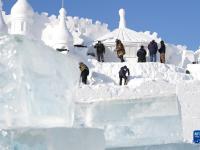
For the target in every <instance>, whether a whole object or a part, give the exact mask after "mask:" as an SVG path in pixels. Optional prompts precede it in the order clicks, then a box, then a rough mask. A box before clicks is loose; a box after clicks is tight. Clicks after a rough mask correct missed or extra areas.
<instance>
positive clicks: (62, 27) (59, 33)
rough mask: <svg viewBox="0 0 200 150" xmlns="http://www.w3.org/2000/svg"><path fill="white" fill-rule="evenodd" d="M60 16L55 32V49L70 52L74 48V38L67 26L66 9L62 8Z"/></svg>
mask: <svg viewBox="0 0 200 150" xmlns="http://www.w3.org/2000/svg"><path fill="white" fill-rule="evenodd" d="M59 13H60V16H59V19H60V20H59V25H58V27H57V29H56V32H55V35H54V37H55V43H54V46H53V47H54V48H55V49H67V50H70V49H71V47H72V46H73V37H72V34H71V33H70V32H69V30H68V28H67V25H66V21H65V19H66V10H65V9H64V8H61V9H60V11H59Z"/></svg>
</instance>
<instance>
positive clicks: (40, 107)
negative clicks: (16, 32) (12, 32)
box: [0, 36, 79, 128]
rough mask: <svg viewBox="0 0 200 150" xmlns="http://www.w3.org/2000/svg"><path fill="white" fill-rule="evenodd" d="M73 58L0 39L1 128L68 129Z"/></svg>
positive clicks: (32, 43) (34, 43)
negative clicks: (41, 127) (60, 127)
mask: <svg viewBox="0 0 200 150" xmlns="http://www.w3.org/2000/svg"><path fill="white" fill-rule="evenodd" d="M77 65H78V62H77V60H76V58H75V57H74V56H70V55H69V56H63V55H62V54H59V53H58V52H56V51H54V50H53V49H51V48H49V47H46V46H44V44H42V43H40V42H38V41H35V40H31V39H25V38H24V37H22V36H1V37H0V104H1V105H0V127H1V128H7V127H9V128H12V127H22V126H45V127H49V126H63V125H65V126H71V125H72V122H73V103H72V101H73V98H72V97H71V94H70V93H71V90H73V87H72V86H74V85H76V84H77V80H78V78H79V70H78V67H77Z"/></svg>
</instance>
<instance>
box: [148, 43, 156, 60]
mask: <svg viewBox="0 0 200 150" xmlns="http://www.w3.org/2000/svg"><path fill="white" fill-rule="evenodd" d="M148 49H149V53H150V62H156V57H157V56H156V54H157V51H158V45H157V43H156V42H155V40H152V41H151V42H150V43H149V45H148Z"/></svg>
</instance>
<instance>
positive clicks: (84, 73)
mask: <svg viewBox="0 0 200 150" xmlns="http://www.w3.org/2000/svg"><path fill="white" fill-rule="evenodd" d="M79 69H80V71H81V76H80V78H81V79H82V83H84V84H87V76H88V75H89V69H88V67H87V66H86V65H85V64H84V63H83V62H80V63H79Z"/></svg>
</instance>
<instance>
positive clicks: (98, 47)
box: [94, 39, 126, 62]
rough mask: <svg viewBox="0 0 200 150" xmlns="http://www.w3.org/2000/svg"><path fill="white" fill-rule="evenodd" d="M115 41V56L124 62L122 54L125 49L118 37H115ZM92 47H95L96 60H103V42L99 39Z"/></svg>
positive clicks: (124, 52)
mask: <svg viewBox="0 0 200 150" xmlns="http://www.w3.org/2000/svg"><path fill="white" fill-rule="evenodd" d="M115 42H116V50H115V51H116V52H117V56H118V58H119V59H120V61H121V62H125V60H124V55H125V54H126V51H125V48H124V45H123V44H122V42H121V41H120V40H119V39H117V40H116V41H115ZM94 48H95V49H96V54H97V60H98V61H99V62H104V54H105V46H104V44H103V43H101V41H98V42H97V44H96V45H95V46H94Z"/></svg>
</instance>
